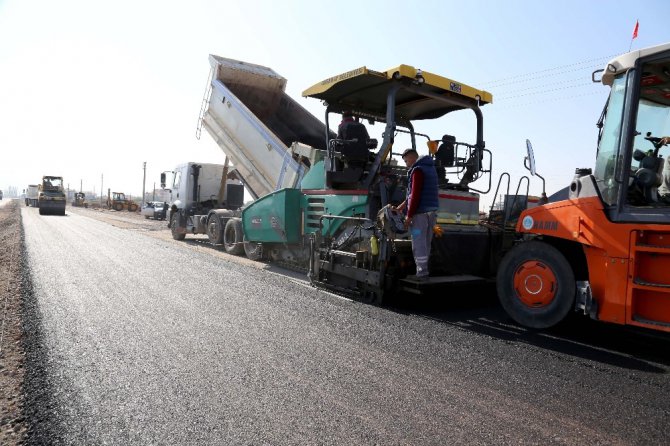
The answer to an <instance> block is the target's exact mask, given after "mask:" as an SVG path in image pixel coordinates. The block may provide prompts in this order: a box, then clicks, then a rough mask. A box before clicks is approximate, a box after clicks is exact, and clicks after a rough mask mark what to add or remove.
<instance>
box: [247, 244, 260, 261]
mask: <svg viewBox="0 0 670 446" xmlns="http://www.w3.org/2000/svg"><path fill="white" fill-rule="evenodd" d="M244 253H245V254H246V255H247V257H248V258H249V259H250V260H254V261H260V260H263V244H261V243H258V242H248V241H246V240H245V241H244Z"/></svg>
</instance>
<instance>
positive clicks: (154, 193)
mask: <svg viewBox="0 0 670 446" xmlns="http://www.w3.org/2000/svg"><path fill="white" fill-rule="evenodd" d="M151 201H156V182H155V181H154V190H153V192H152V194H151Z"/></svg>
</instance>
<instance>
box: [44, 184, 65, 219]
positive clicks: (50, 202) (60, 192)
mask: <svg viewBox="0 0 670 446" xmlns="http://www.w3.org/2000/svg"><path fill="white" fill-rule="evenodd" d="M66 205H67V196H66V195H65V190H64V188H63V177H58V176H51V175H45V176H43V177H42V183H41V184H40V185H39V187H38V192H37V207H38V208H39V210H40V215H48V214H53V215H65V206H66Z"/></svg>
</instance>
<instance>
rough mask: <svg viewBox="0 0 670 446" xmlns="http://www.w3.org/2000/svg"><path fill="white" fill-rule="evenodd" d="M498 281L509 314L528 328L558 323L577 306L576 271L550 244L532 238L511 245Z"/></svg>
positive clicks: (503, 303) (503, 261)
mask: <svg viewBox="0 0 670 446" xmlns="http://www.w3.org/2000/svg"><path fill="white" fill-rule="evenodd" d="M496 282H497V290H498V299H500V303H501V304H502V306H503V308H504V309H505V311H506V312H507V314H508V315H509V316H510V317H511V318H512V319H514V320H515V321H516V322H517V323H519V324H521V325H523V326H526V327H529V328H537V329H543V328H549V327H552V326H554V325H556V324H558V323H559V322H561V321H562V320H563V319H565V317H566V316H567V315H568V313H569V312H570V309H571V308H572V307H573V305H574V301H575V293H576V284H575V274H574V272H573V271H572V268H571V267H570V263H569V262H568V260H567V259H566V258H565V256H564V255H563V254H562V253H561V252H560V251H559V250H558V249H556V248H554V247H553V246H551V245H550V244H548V243H544V242H539V241H529V242H522V243H520V244H519V245H517V246H515V247H514V248H512V249H511V250H510V251H509V252H508V253H507V254H506V255H505V257H504V258H503V260H502V262H500V267H499V268H498V274H497V278H496Z"/></svg>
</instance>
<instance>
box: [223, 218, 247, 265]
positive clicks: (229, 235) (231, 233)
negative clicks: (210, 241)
mask: <svg viewBox="0 0 670 446" xmlns="http://www.w3.org/2000/svg"><path fill="white" fill-rule="evenodd" d="M223 247H224V248H225V249H226V252H227V253H228V254H232V255H234V256H239V255H242V253H243V252H245V249H244V233H243V231H242V220H240V219H239V218H231V219H229V220H228V221H227V222H226V227H225V228H224V229H223Z"/></svg>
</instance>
